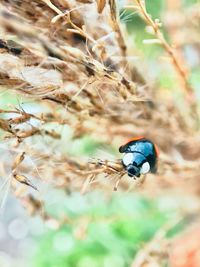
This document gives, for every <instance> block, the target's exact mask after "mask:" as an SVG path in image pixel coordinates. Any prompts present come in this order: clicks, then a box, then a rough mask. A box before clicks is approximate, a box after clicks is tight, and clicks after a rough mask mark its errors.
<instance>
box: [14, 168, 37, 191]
mask: <svg viewBox="0 0 200 267" xmlns="http://www.w3.org/2000/svg"><path fill="white" fill-rule="evenodd" d="M13 177H14V178H15V179H16V180H17V181H18V182H19V183H21V184H25V185H27V186H30V187H32V188H33V189H35V190H37V191H38V189H37V187H36V186H35V185H33V184H32V183H31V181H30V180H29V179H28V178H27V177H26V176H24V175H21V174H17V173H15V172H13Z"/></svg>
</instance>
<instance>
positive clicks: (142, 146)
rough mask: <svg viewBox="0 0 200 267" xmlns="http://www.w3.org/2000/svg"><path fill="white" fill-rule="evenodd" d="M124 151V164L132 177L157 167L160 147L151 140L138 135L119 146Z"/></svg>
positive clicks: (120, 150) (153, 170)
mask: <svg viewBox="0 0 200 267" xmlns="http://www.w3.org/2000/svg"><path fill="white" fill-rule="evenodd" d="M119 152H120V153H124V157H123V159H122V164H123V166H124V168H125V169H126V170H127V173H128V175H129V176H130V177H140V175H141V174H146V173H148V172H152V173H155V172H156V169H157V158H158V149H157V147H156V145H154V144H153V143H152V142H151V141H150V140H148V139H146V138H144V137H136V138H133V139H131V140H130V141H128V143H126V144H125V145H123V146H121V147H120V148H119Z"/></svg>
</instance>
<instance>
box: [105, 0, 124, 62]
mask: <svg viewBox="0 0 200 267" xmlns="http://www.w3.org/2000/svg"><path fill="white" fill-rule="evenodd" d="M109 6H110V15H111V20H112V28H113V30H114V31H115V32H116V33H117V41H118V44H119V47H120V48H121V51H122V56H123V57H124V58H126V44H125V42H124V38H123V36H122V32H121V29H120V26H119V24H118V22H117V8H116V2H115V0H109Z"/></svg>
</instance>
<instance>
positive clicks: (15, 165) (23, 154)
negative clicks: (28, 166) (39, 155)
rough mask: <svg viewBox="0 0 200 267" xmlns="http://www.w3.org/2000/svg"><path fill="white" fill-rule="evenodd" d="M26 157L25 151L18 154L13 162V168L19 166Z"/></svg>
mask: <svg viewBox="0 0 200 267" xmlns="http://www.w3.org/2000/svg"><path fill="white" fill-rule="evenodd" d="M24 157H25V152H22V153H20V154H18V155H17V157H16V158H15V160H14V162H13V165H12V170H15V169H16V168H17V167H18V166H19V164H20V163H21V162H22V161H23V160H24Z"/></svg>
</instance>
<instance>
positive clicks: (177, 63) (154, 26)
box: [135, 0, 198, 117]
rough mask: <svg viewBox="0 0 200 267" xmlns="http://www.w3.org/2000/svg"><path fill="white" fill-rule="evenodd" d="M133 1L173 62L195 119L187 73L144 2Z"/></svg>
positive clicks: (192, 92) (194, 107) (194, 100)
mask: <svg viewBox="0 0 200 267" xmlns="http://www.w3.org/2000/svg"><path fill="white" fill-rule="evenodd" d="M135 1H136V3H137V4H138V6H139V9H140V13H141V14H142V16H143V18H144V20H145V21H146V23H147V24H148V25H149V26H151V27H152V29H153V31H154V34H155V35H156V37H157V38H158V40H159V41H160V44H161V45H162V46H163V48H164V49H165V51H166V52H167V53H168V55H169V56H170V58H171V60H172V62H173V65H174V67H175V69H176V71H177V73H178V75H179V77H180V78H181V80H182V84H183V89H184V91H185V95H186V99H187V101H188V103H189V105H190V106H191V108H192V111H193V112H194V113H195V114H194V115H195V117H196V116H197V114H198V112H197V104H196V99H195V95H194V91H193V89H192V87H191V86H190V84H189V82H188V72H187V71H186V70H185V69H184V68H183V67H182V66H181V64H180V61H179V59H178V58H177V54H176V53H175V52H174V49H173V48H172V47H171V46H170V45H169V44H168V42H167V41H166V39H165V37H164V35H163V33H162V32H161V31H160V29H159V26H160V25H159V22H157V21H156V20H155V21H154V20H153V19H152V18H151V16H150V15H149V14H148V13H147V10H146V7H145V2H144V1H142V0H135Z"/></svg>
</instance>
